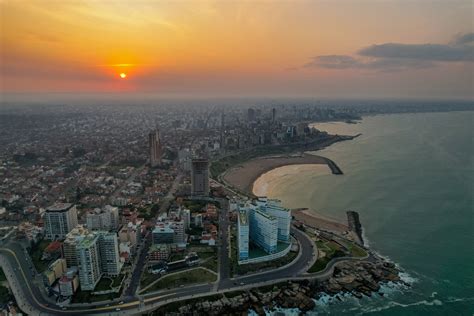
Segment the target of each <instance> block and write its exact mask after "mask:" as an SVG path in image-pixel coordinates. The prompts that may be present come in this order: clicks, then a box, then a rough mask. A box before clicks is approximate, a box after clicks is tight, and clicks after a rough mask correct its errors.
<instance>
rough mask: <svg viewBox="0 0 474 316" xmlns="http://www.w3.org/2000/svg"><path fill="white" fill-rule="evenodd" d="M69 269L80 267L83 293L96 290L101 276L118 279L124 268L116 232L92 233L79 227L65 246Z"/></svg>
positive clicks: (67, 239) (72, 232)
mask: <svg viewBox="0 0 474 316" xmlns="http://www.w3.org/2000/svg"><path fill="white" fill-rule="evenodd" d="M63 251H64V257H65V259H66V263H67V266H68V267H77V268H78V270H79V280H80V284H81V289H82V290H86V291H89V290H93V289H94V288H95V286H96V285H97V282H99V280H100V278H101V277H102V275H107V276H117V275H118V274H119V273H120V270H121V269H122V265H123V264H122V262H120V255H119V249H118V238H117V235H116V233H114V232H107V231H93V232H89V231H88V230H87V229H84V228H82V227H81V226H79V227H78V228H77V229H75V230H73V231H71V232H70V233H69V234H68V235H67V238H66V240H65V241H64V244H63Z"/></svg>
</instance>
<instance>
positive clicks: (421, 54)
mask: <svg viewBox="0 0 474 316" xmlns="http://www.w3.org/2000/svg"><path fill="white" fill-rule="evenodd" d="M473 42H474V33H468V34H464V35H462V36H458V37H457V38H456V39H455V41H454V42H453V43H452V44H400V43H385V44H380V45H372V46H368V47H365V48H362V49H360V50H359V51H358V52H357V55H356V56H355V57H354V56H350V55H322V56H316V57H313V58H312V59H311V61H310V62H308V63H306V64H305V65H303V67H304V68H311V67H321V68H327V69H370V70H379V71H396V70H403V69H413V68H428V67H434V66H436V65H437V63H440V62H473V61H474V46H473V45H471V44H472V43H473Z"/></svg>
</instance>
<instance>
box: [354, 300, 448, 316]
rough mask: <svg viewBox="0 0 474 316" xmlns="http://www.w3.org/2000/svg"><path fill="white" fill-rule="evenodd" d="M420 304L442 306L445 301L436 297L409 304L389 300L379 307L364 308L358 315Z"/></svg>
mask: <svg viewBox="0 0 474 316" xmlns="http://www.w3.org/2000/svg"><path fill="white" fill-rule="evenodd" d="M418 305H425V306H441V305H443V302H442V301H440V300H438V299H434V300H432V301H427V300H422V301H418V302H415V303H409V304H403V303H399V302H395V301H391V302H387V304H385V305H384V306H378V307H369V308H366V309H364V308H362V312H361V313H358V314H357V315H364V314H370V313H377V312H381V311H383V310H386V309H390V308H394V307H402V308H407V307H412V306H418Z"/></svg>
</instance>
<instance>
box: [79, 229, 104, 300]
mask: <svg viewBox="0 0 474 316" xmlns="http://www.w3.org/2000/svg"><path fill="white" fill-rule="evenodd" d="M76 253H77V263H78V266H79V281H80V284H81V290H83V291H92V290H94V288H95V286H96V285H97V283H98V282H99V280H100V278H101V276H102V270H101V265H100V248H99V236H98V235H97V234H90V235H87V236H85V237H84V238H83V239H82V240H80V241H79V242H78V244H77V246H76Z"/></svg>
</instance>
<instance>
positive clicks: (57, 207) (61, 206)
mask: <svg viewBox="0 0 474 316" xmlns="http://www.w3.org/2000/svg"><path fill="white" fill-rule="evenodd" d="M71 207H72V204H71V203H55V204H53V205H51V206H49V207H48V208H47V209H46V211H47V212H65V211H67V210H69V209H70V208H71Z"/></svg>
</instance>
